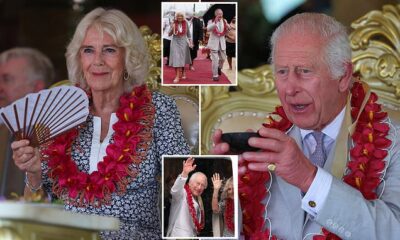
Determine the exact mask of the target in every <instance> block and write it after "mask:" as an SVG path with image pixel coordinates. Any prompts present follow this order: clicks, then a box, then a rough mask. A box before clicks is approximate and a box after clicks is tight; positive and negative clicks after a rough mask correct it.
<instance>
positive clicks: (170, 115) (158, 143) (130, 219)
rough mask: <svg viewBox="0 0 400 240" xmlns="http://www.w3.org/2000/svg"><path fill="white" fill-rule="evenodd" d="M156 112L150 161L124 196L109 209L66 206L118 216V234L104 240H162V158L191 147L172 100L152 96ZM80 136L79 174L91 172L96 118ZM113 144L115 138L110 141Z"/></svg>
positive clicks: (44, 172)
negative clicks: (91, 151) (160, 195)
mask: <svg viewBox="0 0 400 240" xmlns="http://www.w3.org/2000/svg"><path fill="white" fill-rule="evenodd" d="M153 104H154V106H155V109H156V114H155V123H154V127H153V138H154V139H153V141H152V143H151V145H150V147H149V149H148V152H147V158H146V160H145V161H143V162H142V163H141V164H140V173H139V175H138V176H137V177H136V179H135V180H134V181H132V182H131V183H130V184H129V185H128V187H127V192H126V193H125V194H124V195H123V196H119V195H117V194H113V195H112V203H111V205H109V206H101V207H98V208H96V207H92V206H88V207H84V208H77V207H74V206H72V205H68V204H66V205H65V209H66V210H68V211H73V212H80V213H87V214H97V215H102V216H112V217H117V218H119V220H120V222H121V223H120V230H119V231H104V232H102V233H101V238H102V239H118V240H124V239H161V223H160V212H159V206H158V201H159V190H160V189H159V182H158V181H157V177H159V175H160V174H161V156H162V155H163V154H170V155H171V154H176V155H179V154H182V155H185V154H186V155H187V154H190V151H189V146H188V144H187V143H186V140H185V138H184V136H183V130H182V126H181V121H180V115H179V111H178V109H177V106H176V104H175V102H174V100H172V99H171V98H170V97H168V96H166V95H163V94H161V93H158V92H154V93H153ZM79 131H80V132H79V137H78V139H76V141H75V142H74V144H73V147H72V149H73V152H72V158H73V159H74V160H75V162H76V163H77V165H78V168H79V170H80V171H83V172H88V171H89V158H90V146H91V141H92V133H93V117H92V116H89V117H88V120H87V123H86V125H85V126H84V127H83V128H81V129H80V130H79ZM111 141H113V139H111ZM47 172H48V168H47V164H46V162H42V178H43V185H44V187H45V190H46V191H47V192H48V193H50V192H51V182H50V180H49V179H48V176H47Z"/></svg>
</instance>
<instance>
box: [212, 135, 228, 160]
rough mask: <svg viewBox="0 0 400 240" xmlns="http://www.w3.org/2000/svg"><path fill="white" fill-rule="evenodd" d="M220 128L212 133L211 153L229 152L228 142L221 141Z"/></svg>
mask: <svg viewBox="0 0 400 240" xmlns="http://www.w3.org/2000/svg"><path fill="white" fill-rule="evenodd" d="M221 136H222V130H221V129H217V130H215V132H214V135H213V148H212V149H211V154H216V155H227V154H229V144H228V143H226V142H223V141H222V139H221Z"/></svg>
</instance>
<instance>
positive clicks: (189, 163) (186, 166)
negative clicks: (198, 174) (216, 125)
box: [181, 157, 196, 178]
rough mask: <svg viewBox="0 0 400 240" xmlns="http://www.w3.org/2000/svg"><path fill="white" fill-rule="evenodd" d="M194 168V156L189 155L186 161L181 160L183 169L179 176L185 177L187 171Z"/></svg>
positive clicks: (187, 174)
mask: <svg viewBox="0 0 400 240" xmlns="http://www.w3.org/2000/svg"><path fill="white" fill-rule="evenodd" d="M195 168H196V164H194V158H192V157H189V158H188V159H186V161H183V170H182V174H181V176H182V177H184V178H187V177H188V176H189V173H190V172H191V171H193V170H194V169H195Z"/></svg>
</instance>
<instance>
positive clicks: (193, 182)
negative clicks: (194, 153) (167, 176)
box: [167, 158, 207, 237]
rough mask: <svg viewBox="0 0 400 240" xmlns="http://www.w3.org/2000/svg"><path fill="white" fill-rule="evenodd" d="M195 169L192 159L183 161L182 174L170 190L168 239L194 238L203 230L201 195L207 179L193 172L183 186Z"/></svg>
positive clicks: (203, 219)
mask: <svg viewBox="0 0 400 240" xmlns="http://www.w3.org/2000/svg"><path fill="white" fill-rule="evenodd" d="M195 168H196V165H195V164H194V159H193V158H188V159H187V160H186V161H183V170H182V173H181V174H180V175H179V176H178V177H177V179H176V181H175V183H174V185H173V186H172V188H171V195H172V202H171V211H170V215H169V226H168V231H167V236H168V237H196V236H197V234H198V233H199V232H200V231H201V230H202V229H203V228H204V223H205V218H204V207H203V202H202V200H201V194H202V193H203V191H204V189H206V188H207V177H206V175H204V173H202V172H195V173H193V174H192V176H191V177H190V179H189V184H185V183H186V180H187V178H188V176H189V173H190V172H192V171H193V170H194V169H195Z"/></svg>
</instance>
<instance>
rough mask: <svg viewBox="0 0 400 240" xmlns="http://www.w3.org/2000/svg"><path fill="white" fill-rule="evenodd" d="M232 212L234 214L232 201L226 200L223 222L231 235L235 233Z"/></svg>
mask: <svg viewBox="0 0 400 240" xmlns="http://www.w3.org/2000/svg"><path fill="white" fill-rule="evenodd" d="M233 212H234V206H233V199H232V198H226V199H225V212H224V220H225V225H226V227H227V228H228V230H229V231H230V232H232V233H233V232H235V224H233Z"/></svg>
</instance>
